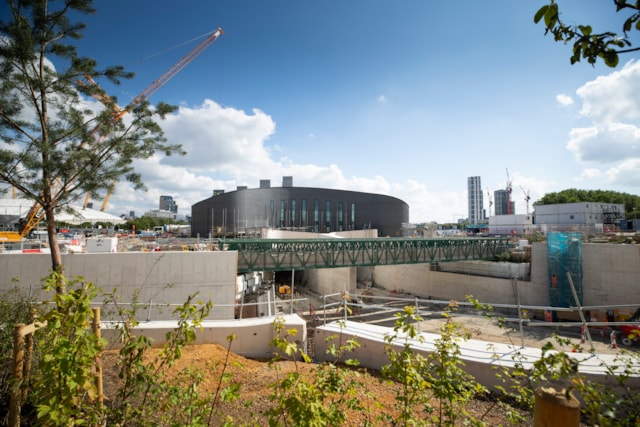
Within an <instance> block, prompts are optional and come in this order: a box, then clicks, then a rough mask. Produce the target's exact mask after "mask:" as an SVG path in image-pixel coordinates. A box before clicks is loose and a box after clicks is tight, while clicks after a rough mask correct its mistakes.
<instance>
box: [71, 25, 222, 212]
mask: <svg viewBox="0 0 640 427" xmlns="http://www.w3.org/2000/svg"><path fill="white" fill-rule="evenodd" d="M222 34H224V30H223V29H222V28H218V29H217V30H215V31H213V32H212V33H210V34H209V35H208V36H207V37H206V38H205V39H204V40H203V41H201V42H200V43H199V44H198V45H197V46H196V47H194V48H193V49H192V50H191V51H190V52H189V53H187V54H186V55H185V56H183V57H182V59H180V60H179V61H178V62H176V63H175V64H174V65H173V66H172V67H171V68H169V69H168V70H167V71H166V72H165V73H164V74H162V75H161V76H160V77H158V78H157V79H156V80H155V81H154V82H153V83H151V84H150V85H149V86H148V87H147V88H146V89H145V90H143V91H142V92H140V93H139V94H138V95H137V96H136V97H135V98H134V99H133V101H131V102H130V103H129V105H127V106H126V107H125V108H123V109H121V108H119V107H118V106H117V105H116V104H115V103H114V102H113V101H112V100H111V98H109V95H107V94H106V93H105V92H104V91H103V90H101V89H100V87H99V86H98V84H97V83H96V82H95V81H94V80H93V79H92V78H91V76H86V75H85V76H84V77H85V82H82V81H81V82H80V84H81V85H83V86H94V87H96V88H97V89H100V90H99V91H97V92H95V93H94V94H93V97H94V98H96V99H97V100H98V101H100V102H102V103H103V104H104V105H105V106H106V107H107V108H111V109H112V110H113V119H114V121H118V120H120V119H122V117H123V116H124V115H125V114H127V113H128V112H130V111H132V110H133V109H135V108H136V107H138V106H140V104H142V103H143V102H145V101H146V100H147V99H148V98H149V97H150V96H151V95H153V94H154V93H155V92H156V91H157V90H158V89H160V88H161V87H162V86H163V85H164V84H165V83H167V82H168V81H169V80H171V79H172V78H173V77H174V76H175V75H176V74H178V73H179V72H180V71H181V70H182V69H183V68H184V67H186V66H187V65H188V64H189V63H190V62H191V61H193V60H194V59H195V58H196V57H197V56H198V55H200V54H201V53H202V52H204V50H205V49H206V48H208V47H209V46H211V44H212V43H213V42H214V41H216V40H217V39H218V37H220V36H221V35H222ZM114 188H115V184H113V183H112V184H111V186H110V187H109V189H108V191H107V195H106V196H105V198H104V200H103V202H102V206H101V207H100V211H101V212H104V210H105V209H106V207H107V203H108V201H109V198H110V197H111V193H112V192H113V190H114ZM90 199H91V193H87V195H86V196H85V199H84V204H83V209H86V208H87V205H88V204H89V200H90Z"/></svg>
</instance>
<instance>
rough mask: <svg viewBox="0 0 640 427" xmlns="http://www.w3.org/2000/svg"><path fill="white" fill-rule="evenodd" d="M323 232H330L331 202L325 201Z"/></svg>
mask: <svg viewBox="0 0 640 427" xmlns="http://www.w3.org/2000/svg"><path fill="white" fill-rule="evenodd" d="M324 206H325V209H324V232H325V233H330V232H331V200H327V201H326V202H325V204H324Z"/></svg>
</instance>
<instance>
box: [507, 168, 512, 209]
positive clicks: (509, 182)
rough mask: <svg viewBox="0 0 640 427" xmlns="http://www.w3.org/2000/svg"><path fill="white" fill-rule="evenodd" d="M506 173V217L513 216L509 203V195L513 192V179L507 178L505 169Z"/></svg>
mask: <svg viewBox="0 0 640 427" xmlns="http://www.w3.org/2000/svg"><path fill="white" fill-rule="evenodd" d="M505 169H506V171H507V188H505V190H507V215H513V204H512V203H511V193H512V192H513V186H512V184H513V179H511V177H510V176H509V169H507V168H505Z"/></svg>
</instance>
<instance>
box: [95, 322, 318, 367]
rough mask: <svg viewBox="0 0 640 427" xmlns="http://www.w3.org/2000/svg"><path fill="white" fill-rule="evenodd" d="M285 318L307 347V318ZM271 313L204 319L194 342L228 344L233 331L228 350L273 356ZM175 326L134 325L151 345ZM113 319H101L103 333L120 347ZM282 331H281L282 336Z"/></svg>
mask: <svg viewBox="0 0 640 427" xmlns="http://www.w3.org/2000/svg"><path fill="white" fill-rule="evenodd" d="M280 318H281V319H282V320H283V321H284V330H285V331H288V330H292V329H293V330H295V331H296V333H295V334H294V335H291V336H290V337H291V338H290V339H293V340H294V341H295V342H296V344H298V346H299V347H300V348H301V349H303V350H306V348H307V328H306V321H305V320H304V319H302V318H301V317H300V316H298V315H297V314H290V315H285V316H281V317H280ZM276 319H277V318H274V317H258V318H252V319H244V320H206V321H203V322H202V328H198V329H196V340H195V342H194V344H219V345H221V346H223V347H228V345H229V342H228V340H227V338H228V337H229V336H230V335H232V334H235V336H236V337H235V339H234V340H233V342H232V343H231V351H232V352H234V353H236V354H240V355H242V356H245V357H249V358H253V359H269V358H271V357H272V356H273V354H274V350H273V348H272V346H271V342H272V341H273V339H274V338H275V336H276V335H275V334H276V330H275V327H274V321H275V320H276ZM176 326H177V322H175V321H170V320H166V321H152V322H141V323H140V324H139V325H138V326H137V327H136V328H135V329H134V334H135V335H137V336H139V335H143V336H146V337H148V338H150V339H151V340H152V341H153V346H154V347H160V346H162V345H164V343H165V342H166V335H167V332H170V331H172V330H174V329H175V328H176ZM116 328H117V323H116V322H102V324H101V333H102V337H103V338H105V339H106V340H107V341H108V342H109V348H119V345H120V343H119V340H118V335H119V333H118V331H117V330H116ZM284 335H285V334H283V336H284Z"/></svg>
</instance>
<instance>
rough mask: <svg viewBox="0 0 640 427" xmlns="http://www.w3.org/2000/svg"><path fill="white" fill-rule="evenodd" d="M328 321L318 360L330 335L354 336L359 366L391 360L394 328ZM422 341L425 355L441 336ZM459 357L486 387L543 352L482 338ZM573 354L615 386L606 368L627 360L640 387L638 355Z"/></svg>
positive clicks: (463, 344) (587, 370)
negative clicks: (499, 372) (389, 339)
mask: <svg viewBox="0 0 640 427" xmlns="http://www.w3.org/2000/svg"><path fill="white" fill-rule="evenodd" d="M342 323H343V324H342V325H341V323H338V322H332V323H328V324H326V325H324V326H319V327H317V328H316V330H315V338H314V341H315V357H316V359H317V360H318V361H319V362H323V361H331V360H332V358H331V357H327V355H326V350H327V349H328V346H329V345H331V344H332V343H334V344H335V341H329V342H327V341H326V339H327V338H328V337H330V336H335V335H340V334H342V337H341V338H340V341H341V342H345V341H346V340H347V339H351V338H355V339H356V340H357V341H358V343H360V347H359V348H356V349H355V350H354V351H353V352H352V353H349V354H348V355H347V357H349V358H353V359H357V360H359V361H360V366H363V367H366V368H370V369H375V370H380V369H381V368H382V367H383V366H384V365H386V364H388V363H389V358H388V357H387V351H386V345H387V342H386V341H385V337H386V336H387V335H393V334H394V331H393V328H389V327H384V326H377V325H369V324H364V323H358V322H352V321H346V322H342ZM420 335H421V336H422V338H424V341H423V342H420V341H419V340H417V339H409V343H410V345H411V348H412V349H413V350H414V351H415V352H417V353H421V354H423V355H427V354H428V353H432V352H434V351H435V350H436V348H435V341H436V340H438V339H440V335H438V334H432V333H424V332H423V333H421V334H420ZM403 346H404V339H403V338H402V336H400V339H396V340H395V341H394V342H393V348H394V349H395V350H396V351H400V350H402V348H403ZM459 347H460V359H461V360H462V361H463V362H464V364H465V365H464V368H463V369H464V370H465V371H466V372H468V373H469V374H471V375H472V376H473V377H474V378H475V379H476V381H477V382H478V383H480V384H482V385H484V386H485V387H487V388H490V389H494V388H495V387H496V386H497V385H503V386H504V384H503V383H502V381H500V380H499V379H498V378H497V377H496V370H495V369H494V368H497V367H505V368H507V369H509V370H513V369H514V368H515V367H516V366H517V365H519V366H522V367H523V368H524V369H527V370H529V369H532V368H533V364H534V362H535V361H537V360H539V359H540V357H541V355H542V351H541V349H539V348H532V347H519V346H513V345H508V344H502V343H493V342H487V341H480V340H473V339H470V340H460V342H459ZM567 354H568V355H569V356H570V357H572V358H574V359H575V360H577V361H578V362H579V371H580V373H582V374H584V375H585V376H586V377H587V378H588V379H591V380H594V381H597V382H599V383H601V384H605V385H607V386H609V387H612V388H613V389H616V387H617V383H616V381H615V378H613V377H612V376H610V375H608V372H607V370H606V367H607V366H608V367H614V366H619V367H620V368H621V369H622V371H624V369H625V368H626V362H629V364H630V370H629V371H630V372H632V374H631V376H630V378H629V380H628V382H627V384H628V385H629V386H632V387H640V359H639V358H637V357H635V358H634V357H631V356H624V355H616V354H590V353H567Z"/></svg>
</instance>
